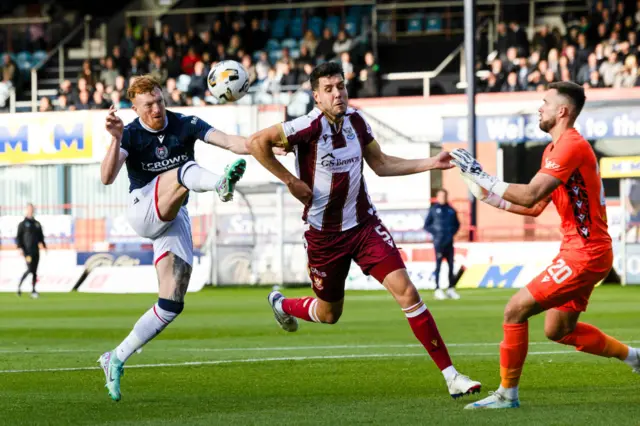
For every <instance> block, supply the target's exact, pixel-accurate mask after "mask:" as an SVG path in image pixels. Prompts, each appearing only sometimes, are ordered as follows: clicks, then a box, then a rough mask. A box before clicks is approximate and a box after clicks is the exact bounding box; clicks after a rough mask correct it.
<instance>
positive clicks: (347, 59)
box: [340, 52, 356, 97]
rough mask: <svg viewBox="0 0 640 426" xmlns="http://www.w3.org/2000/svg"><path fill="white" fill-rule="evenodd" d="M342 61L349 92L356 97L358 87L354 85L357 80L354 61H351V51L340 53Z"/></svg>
mask: <svg viewBox="0 0 640 426" xmlns="http://www.w3.org/2000/svg"><path fill="white" fill-rule="evenodd" d="M340 63H341V64H342V71H343V72H344V82H345V87H346V88H347V92H348V93H349V95H350V96H354V97H355V90H356V88H355V87H354V85H355V82H356V72H355V68H354V66H353V62H351V55H350V54H349V52H342V54H341V55H340Z"/></svg>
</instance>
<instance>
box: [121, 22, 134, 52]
mask: <svg viewBox="0 0 640 426" xmlns="http://www.w3.org/2000/svg"><path fill="white" fill-rule="evenodd" d="M137 44H138V43H137V42H136V40H135V39H134V38H133V30H132V29H131V27H130V26H129V25H127V26H126V27H125V28H124V35H123V36H122V40H121V41H120V49H121V51H122V56H124V57H125V58H130V57H132V56H133V51H134V49H135V48H136V46H137Z"/></svg>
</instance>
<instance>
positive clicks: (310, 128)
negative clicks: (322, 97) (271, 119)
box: [280, 115, 322, 151]
mask: <svg viewBox="0 0 640 426" xmlns="http://www.w3.org/2000/svg"><path fill="white" fill-rule="evenodd" d="M321 118H322V115H318V116H317V117H315V118H314V117H313V116H309V115H303V116H302V117H298V118H296V119H293V120H290V121H285V122H284V123H282V124H280V139H281V140H282V143H283V145H284V148H285V149H286V150H287V151H289V150H290V149H291V148H293V147H294V146H296V145H299V144H301V143H308V142H310V141H311V140H313V139H314V138H315V139H317V138H319V137H320V133H321V123H320V119H321Z"/></svg>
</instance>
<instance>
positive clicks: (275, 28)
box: [271, 19, 287, 39]
mask: <svg viewBox="0 0 640 426" xmlns="http://www.w3.org/2000/svg"><path fill="white" fill-rule="evenodd" d="M286 30H287V21H285V20H284V19H276V20H275V21H273V23H272V24H271V37H273V38H277V39H281V38H284V36H285V32H286Z"/></svg>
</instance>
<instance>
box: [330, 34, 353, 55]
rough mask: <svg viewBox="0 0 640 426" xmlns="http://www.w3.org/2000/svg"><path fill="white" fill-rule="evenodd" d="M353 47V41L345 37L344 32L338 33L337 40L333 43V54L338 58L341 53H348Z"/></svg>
mask: <svg viewBox="0 0 640 426" xmlns="http://www.w3.org/2000/svg"><path fill="white" fill-rule="evenodd" d="M352 45H353V40H351V38H349V36H347V33H346V32H345V31H340V32H338V38H337V39H336V41H335V42H334V43H333V53H334V54H335V55H336V56H340V55H341V54H342V53H343V52H349V51H350V50H351V47H352Z"/></svg>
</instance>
